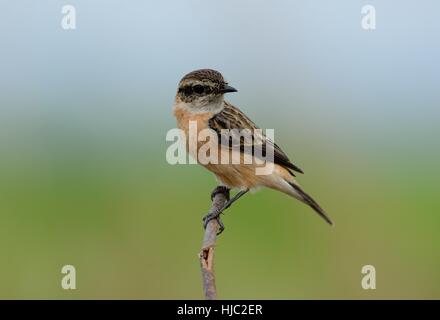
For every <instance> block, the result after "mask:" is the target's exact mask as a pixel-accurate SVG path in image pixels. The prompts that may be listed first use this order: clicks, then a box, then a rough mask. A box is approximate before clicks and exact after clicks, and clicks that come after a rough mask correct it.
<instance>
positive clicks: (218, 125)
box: [173, 69, 333, 234]
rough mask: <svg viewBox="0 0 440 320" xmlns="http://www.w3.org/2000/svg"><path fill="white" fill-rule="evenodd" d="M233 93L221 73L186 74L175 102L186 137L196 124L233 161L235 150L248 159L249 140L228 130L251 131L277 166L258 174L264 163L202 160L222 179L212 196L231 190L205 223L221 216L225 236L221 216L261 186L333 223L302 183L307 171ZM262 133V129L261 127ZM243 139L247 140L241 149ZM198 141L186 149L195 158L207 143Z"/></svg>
mask: <svg viewBox="0 0 440 320" xmlns="http://www.w3.org/2000/svg"><path fill="white" fill-rule="evenodd" d="M233 92H237V89H235V88H234V87H231V86H230V85H229V84H228V82H227V81H226V80H225V79H224V77H223V75H222V74H221V73H220V72H219V71H216V70H213V69H199V70H195V71H192V72H190V73H188V74H186V75H185V76H184V77H183V78H182V79H181V80H180V82H179V84H178V89H177V93H176V96H175V100H174V104H173V113H174V116H175V118H176V120H177V126H178V128H179V129H180V130H182V131H183V133H184V134H185V135H186V136H188V134H189V130H190V123H191V122H192V123H194V124H196V128H197V132H201V131H202V130H208V131H209V132H211V133H212V134H213V135H214V136H216V137H217V141H215V143H216V144H217V145H218V148H219V149H218V150H220V151H219V153H220V155H221V154H222V152H223V153H228V156H229V158H228V159H231V157H232V156H233V155H234V153H235V156H238V157H240V159H243V157H244V155H245V152H246V151H245V148H244V147H245V144H246V143H248V144H249V142H246V141H243V139H241V138H238V142H237V139H233V138H231V135H230V136H229V137H225V132H228V130H229V131H233V130H234V129H236V130H249V132H251V135H252V138H253V140H252V141H253V142H252V141H251V144H252V147H254V149H253V152H255V150H256V149H257V147H256V145H257V144H256V143H255V141H260V142H262V143H258V145H259V146H260V148H261V149H263V150H262V151H263V154H264V153H265V151H266V153H267V151H271V152H272V153H273V159H272V164H273V170H272V172H271V173H270V174H266V175H257V174H255V169H256V168H257V167H258V164H255V163H247V164H246V163H242V162H240V163H230V162H228V163H221V162H220V163H218V162H217V163H203V164H202V163H200V162H199V163H200V164H201V165H202V166H204V167H205V168H206V169H208V170H209V171H211V172H212V173H213V174H214V175H215V177H216V179H217V181H218V183H219V185H218V186H217V187H216V188H215V189H214V190H213V191H212V193H211V199H213V197H214V196H215V195H216V194H217V193H223V194H225V196H226V199H227V202H226V203H225V205H224V206H223V208H221V209H219V210H216V211H214V212H211V213H210V214H207V215H206V216H205V217H204V218H203V221H204V227H205V228H206V226H207V224H208V222H209V221H211V220H213V219H216V220H217V222H218V224H219V229H218V234H220V233H221V232H222V231H223V230H224V228H225V227H224V224H223V223H222V221H221V220H220V214H221V213H223V211H224V210H225V209H227V208H229V207H230V206H231V204H232V203H234V202H235V201H237V200H238V199H239V198H241V197H242V196H243V195H244V194H246V193H247V192H248V191H250V190H256V189H259V188H260V187H268V188H270V189H274V190H277V191H280V192H282V193H284V194H287V195H289V196H291V197H293V198H295V199H297V200H299V201H301V202H303V203H305V204H306V205H308V206H309V207H311V208H312V209H313V210H314V211H316V212H317V213H318V215H319V216H321V217H322V218H323V219H324V220H325V221H326V222H327V223H329V224H330V225H333V222H332V220H331V219H330V217H329V215H328V214H327V213H326V212H325V211H324V210H323V209H322V208H321V206H320V205H319V204H318V203H317V202H316V201H315V200H314V199H313V198H312V197H311V196H310V195H309V194H308V193H306V192H305V191H304V190H303V188H302V187H301V186H300V185H299V183H298V182H297V181H296V179H295V178H296V174H297V173H301V174H302V173H304V172H303V170H302V169H300V168H299V167H298V166H297V165H295V164H294V163H293V162H292V161H290V159H289V158H288V156H287V155H286V153H284V151H283V150H282V149H281V148H280V147H279V146H278V145H277V144H276V143H275V142H274V141H272V140H271V139H269V138H267V136H266V135H264V134H262V133H258V134H256V133H254V132H257V131H258V129H260V128H259V127H258V126H257V125H256V124H255V123H254V122H253V121H252V120H251V119H249V117H248V116H246V114H244V112H242V111H241V110H240V109H239V108H237V107H235V106H234V105H232V104H231V103H229V102H227V101H226V100H225V99H224V96H225V94H227V93H233ZM258 132H261V129H260V131H258ZM234 140H235V142H234ZM213 143H214V141H213ZM237 143H238V144H241V145H240V147H239V148H237V147H236V144H237ZM196 144H197V147H196V148H193V149H191V148H190V147H189V142H188V139H187V143H186V149H187V152H190V154H191V156H192V157H193V158H197V155H198V154H197V151H198V150H199V148H200V147H201V145H202V144H201V142H197V143H196ZM234 144H235V145H234ZM214 147H216V146H214ZM230 190H238V192H237V194H236V195H235V196H234V197H233V198H230V197H229V192H230Z"/></svg>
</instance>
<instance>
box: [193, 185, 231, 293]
mask: <svg viewBox="0 0 440 320" xmlns="http://www.w3.org/2000/svg"><path fill="white" fill-rule="evenodd" d="M228 196H229V192H228V193H223V192H219V193H216V194H215V196H214V197H213V199H212V205H211V209H210V210H209V213H213V212H218V211H219V210H221V209H222V208H223V206H224V205H225V203H226V202H227V201H228ZM218 229H219V224H218V222H217V220H215V219H214V220H211V221H209V222H208V225H207V226H206V230H205V236H204V237H203V242H202V250H201V251H200V253H199V260H200V268H201V271H202V280H203V291H204V294H205V299H206V300H216V299H217V289H216V287H215V273H214V247H215V243H216V240H217V231H218Z"/></svg>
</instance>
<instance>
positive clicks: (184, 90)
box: [183, 86, 192, 96]
mask: <svg viewBox="0 0 440 320" xmlns="http://www.w3.org/2000/svg"><path fill="white" fill-rule="evenodd" d="M183 92H185V95H187V96H189V95H190V94H192V88H191V86H187V87H185V88H183Z"/></svg>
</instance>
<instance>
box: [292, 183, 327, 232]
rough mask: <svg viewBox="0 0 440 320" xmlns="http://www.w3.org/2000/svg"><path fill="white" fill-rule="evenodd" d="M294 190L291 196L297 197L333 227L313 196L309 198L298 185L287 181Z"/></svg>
mask: <svg viewBox="0 0 440 320" xmlns="http://www.w3.org/2000/svg"><path fill="white" fill-rule="evenodd" d="M286 182H287V183H288V184H289V185H290V186H291V187H292V188H293V190H291V192H289V194H290V195H292V196H293V197H295V198H296V199H298V200H300V201H302V202H304V203H305V204H307V205H309V206H310V207H311V208H312V209H313V210H315V211H316V212H317V213H318V214H319V215H320V216H321V217H322V218H323V219H324V220H325V221H327V222H328V224H330V225H333V221H332V220H331V219H330V217H329V216H328V215H327V213H326V212H325V211H324V210H323V209H322V208H321V207H320V206H319V204H318V203H317V202H316V201H315V200H313V198H312V197H311V196H309V195H308V194H307V193H306V192H305V191H304V190H303V189H301V187H300V186H299V185H298V184H295V183H292V182H289V181H286Z"/></svg>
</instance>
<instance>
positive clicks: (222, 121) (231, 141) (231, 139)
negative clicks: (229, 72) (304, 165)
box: [209, 102, 304, 175]
mask: <svg viewBox="0 0 440 320" xmlns="http://www.w3.org/2000/svg"><path fill="white" fill-rule="evenodd" d="M209 127H210V128H211V129H212V130H214V131H216V132H217V135H218V138H219V141H220V142H221V143H222V144H223V145H225V142H226V143H227V146H228V147H229V148H231V149H232V148H233V147H234V146H237V145H238V144H239V145H240V150H241V151H242V152H244V151H245V150H246V148H245V146H249V143H252V145H253V146H254V147H255V145H259V146H260V145H261V148H262V152H261V154H262V155H263V156H265V155H266V153H267V150H268V148H271V149H272V150H273V154H274V162H275V163H276V164H278V165H280V166H282V167H284V168H286V169H287V170H288V171H289V172H290V173H291V174H292V175H294V174H293V172H292V171H291V170H293V171H296V172H300V173H304V172H303V171H302V170H301V169H300V168H299V167H297V166H296V165H294V164H293V163H292V162H291V161H290V160H289V158H288V157H287V155H286V154H285V153H284V152H283V150H281V148H280V147H279V146H278V145H277V144H276V143H274V142H272V141H271V140H270V139H268V138H267V137H266V136H265V135H264V134H261V135H259V134H256V133H255V131H254V130H255V129H259V128H258V127H257V125H256V124H255V123H253V122H252V120H250V119H249V118H248V117H247V116H246V115H245V114H244V113H243V112H241V111H240V110H239V109H238V108H236V107H234V106H233V105H231V104H230V103H228V102H225V107H224V109H223V110H222V111H221V112H220V113H217V114H216V115H215V116H213V117H212V118H211V119H210V120H209ZM225 129H227V130H232V129H236V130H238V131H240V130H243V129H248V130H250V132H251V133H252V139H253V141H252V142H249V141H245V140H244V139H243V137H242V136H238V135H236V132H235V133H234V131H236V130H232V131H230V132H229V136H228V137H226V138H225V137H223V139H222V135H224V133H222V130H225ZM256 142H257V143H256ZM252 151H254V149H252Z"/></svg>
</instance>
